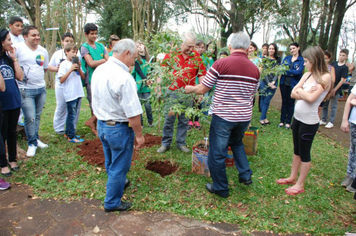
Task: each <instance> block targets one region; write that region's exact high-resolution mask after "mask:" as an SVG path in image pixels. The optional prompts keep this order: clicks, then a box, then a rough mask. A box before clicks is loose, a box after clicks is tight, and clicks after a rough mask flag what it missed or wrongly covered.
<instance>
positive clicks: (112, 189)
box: [97, 120, 135, 209]
mask: <svg viewBox="0 0 356 236" xmlns="http://www.w3.org/2000/svg"><path fill="white" fill-rule="evenodd" d="M97 128H98V135H99V138H100V141H101V143H102V144H103V149H104V155H105V168H106V173H107V175H108V182H107V184H106V197H105V201H104V207H105V208H106V209H113V208H117V207H118V206H120V204H121V198H122V196H123V193H124V186H125V180H126V175H127V172H129V170H130V166H131V159H132V155H133V146H134V140H135V133H134V132H133V130H132V128H131V127H128V125H127V124H116V125H115V126H110V125H107V124H106V122H105V121H102V120H98V125H97Z"/></svg>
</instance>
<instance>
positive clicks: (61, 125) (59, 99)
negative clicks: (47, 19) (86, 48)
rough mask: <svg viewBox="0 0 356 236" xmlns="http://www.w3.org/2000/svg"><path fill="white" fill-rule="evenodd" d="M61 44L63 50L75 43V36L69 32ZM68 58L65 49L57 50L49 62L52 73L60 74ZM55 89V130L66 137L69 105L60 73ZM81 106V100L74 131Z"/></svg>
mask: <svg viewBox="0 0 356 236" xmlns="http://www.w3.org/2000/svg"><path fill="white" fill-rule="evenodd" d="M61 43H62V47H63V48H64V47H65V46H66V45H67V44H69V43H74V36H73V34H72V33H69V32H67V33H65V34H63V36H62V40H61ZM66 58H67V57H66V53H65V52H64V49H59V50H57V51H56V52H55V53H53V55H52V57H51V60H50V61H49V66H48V70H49V71H52V72H58V71H59V68H60V65H61V63H62V62H63V61H65V60H66ZM54 89H55V94H56V110H55V111H54V116H53V128H54V132H56V134H58V135H64V134H65V124H66V117H67V103H66V100H65V97H64V91H63V85H62V84H61V83H60V81H59V77H58V73H56V77H55V87H54ZM80 106H81V100H80V101H79V104H78V110H77V115H76V119H75V122H74V129H76V127H77V124H78V120H79V114H80Z"/></svg>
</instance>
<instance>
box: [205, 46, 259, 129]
mask: <svg viewBox="0 0 356 236" xmlns="http://www.w3.org/2000/svg"><path fill="white" fill-rule="evenodd" d="M259 78H260V72H259V70H258V68H257V66H256V65H255V64H253V63H252V62H251V61H250V60H249V59H248V58H247V54H246V53H244V52H234V53H232V54H231V55H230V56H228V57H226V58H223V59H219V60H218V61H216V62H215V63H214V64H213V66H212V67H211V68H210V70H209V71H208V73H207V75H206V76H205V78H204V80H203V85H205V86H207V87H209V88H212V87H213V86H214V85H216V88H215V92H214V101H213V114H215V115H217V116H219V117H220V118H222V119H224V120H227V121H229V122H245V121H250V120H251V117H252V105H253V96H254V94H255V93H256V92H257V88H258V82H259Z"/></svg>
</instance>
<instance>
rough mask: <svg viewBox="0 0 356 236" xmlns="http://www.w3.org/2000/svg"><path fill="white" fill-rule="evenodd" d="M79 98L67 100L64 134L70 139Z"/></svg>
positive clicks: (72, 136) (72, 134) (73, 132)
mask: <svg viewBox="0 0 356 236" xmlns="http://www.w3.org/2000/svg"><path fill="white" fill-rule="evenodd" d="M80 100H81V98H77V99H75V100H73V101H70V102H67V103H66V104H67V119H66V135H67V137H68V138H70V139H72V138H74V136H75V120H76V117H77V111H78V104H79V101H80Z"/></svg>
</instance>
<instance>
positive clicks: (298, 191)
mask: <svg viewBox="0 0 356 236" xmlns="http://www.w3.org/2000/svg"><path fill="white" fill-rule="evenodd" d="M284 191H285V192H286V194H288V195H291V196H295V195H298V194H301V193H304V189H296V188H287V189H286V190H284Z"/></svg>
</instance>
